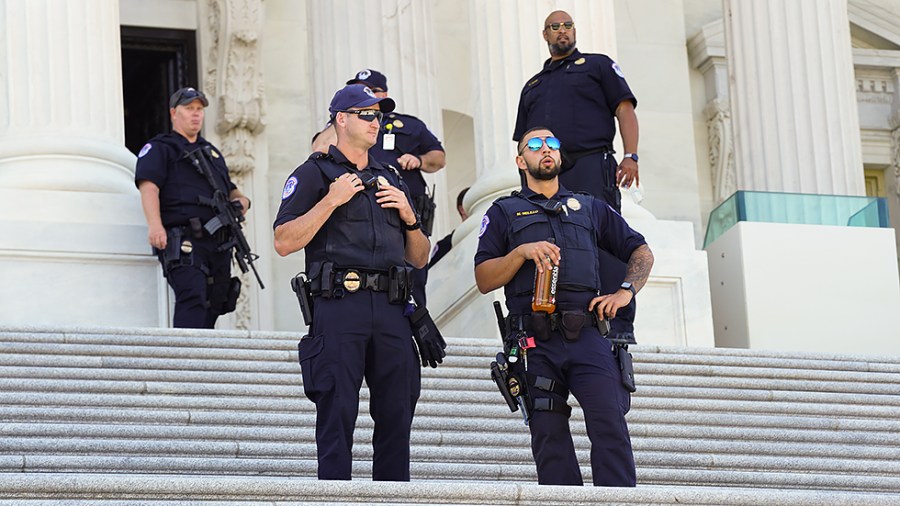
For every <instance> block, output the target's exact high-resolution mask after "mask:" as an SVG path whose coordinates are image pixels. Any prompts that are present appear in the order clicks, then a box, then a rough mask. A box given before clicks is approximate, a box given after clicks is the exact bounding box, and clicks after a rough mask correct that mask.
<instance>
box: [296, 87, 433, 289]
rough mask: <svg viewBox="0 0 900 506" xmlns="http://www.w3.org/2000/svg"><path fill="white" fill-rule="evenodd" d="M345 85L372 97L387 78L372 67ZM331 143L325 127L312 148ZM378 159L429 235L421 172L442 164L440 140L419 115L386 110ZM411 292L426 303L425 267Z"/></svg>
mask: <svg viewBox="0 0 900 506" xmlns="http://www.w3.org/2000/svg"><path fill="white" fill-rule="evenodd" d="M347 84H364V85H366V86H368V87H369V89H371V90H372V91H373V92H374V93H375V96H377V97H379V98H385V97H387V96H388V82H387V77H386V76H385V75H384V74H382V73H381V72H379V71H377V70H374V69H362V70H360V71H359V72H357V73H356V74H355V75H354V76H353V77H352V78H351V79H350V80H348V81H347ZM333 142H334V131H333V129H332V128H331V127H330V126H329V127H326V129H325V130H323V131H322V132H320V133H318V134H316V137H314V138H313V150H314V151H321V152H327V150H328V145H329V144H331V143H333ZM370 153H371V154H372V156H373V157H374V158H375V159H376V160H378V161H379V162H381V163H383V164H386V165H390V166H392V167H395V168H397V169H398V170H399V171H400V177H402V178H403V181H404V182H405V183H406V185H407V187H408V188H409V193H410V195H411V196H412V199H413V204H414V206H415V210H416V214H418V215H419V217H420V218H421V220H422V230H423V231H424V232H425V234H426V235H428V236H431V232H432V224H433V222H434V212H435V205H434V196H433V195H429V192H428V188H427V186H426V184H425V178H424V177H423V176H422V174H423V173H429V174H432V173H435V172H437V171H439V170H441V169H442V168H444V165H446V160H447V159H446V156H445V154H444V147H443V146H442V145H441V142H440V141H439V140H438V138H437V137H435V135H434V134H433V133H431V130H429V129H428V126H427V125H426V124H425V122H423V121H422V120H420V119H419V118H417V117H415V116H412V115H409V114H402V113H399V112H397V111H392V112H390V113H387V115H386V116H385V118H384V121H382V122H381V130H379V132H378V141H377V142H376V143H375V145H374V146H372V149H371V150H370ZM413 278H414V285H413V295H414V296H415V298H416V301H417V302H418V303H419V304H421V305H422V306H424V305H425V304H426V302H427V301H426V297H425V283H426V282H427V281H428V270H427V269H415V271H414V272H413Z"/></svg>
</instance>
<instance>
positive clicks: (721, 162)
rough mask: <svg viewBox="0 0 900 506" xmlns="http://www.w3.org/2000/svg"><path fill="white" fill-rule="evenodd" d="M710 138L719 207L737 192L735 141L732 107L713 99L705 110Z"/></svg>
mask: <svg viewBox="0 0 900 506" xmlns="http://www.w3.org/2000/svg"><path fill="white" fill-rule="evenodd" d="M703 112H704V114H705V115H706V128H707V134H708V137H709V139H708V140H709V166H710V170H711V171H712V181H713V198H714V199H715V203H716V205H719V204H721V203H722V201H724V200H725V199H727V198H728V197H730V196H731V195H732V194H733V193H734V192H736V191H737V175H736V173H735V168H734V140H733V137H732V135H731V105H730V104H729V103H728V101H727V100H722V99H718V98H715V99H712V100H710V101H709V103H708V104H707V105H706V108H705V109H704V110H703Z"/></svg>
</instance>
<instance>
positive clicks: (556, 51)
mask: <svg viewBox="0 0 900 506" xmlns="http://www.w3.org/2000/svg"><path fill="white" fill-rule="evenodd" d="M547 47H549V48H550V54H551V55H553V56H565V55H567V54H569V53H571V52H572V50H574V49H575V39H570V42H569V43H568V44H553V43H551V42H548V43H547Z"/></svg>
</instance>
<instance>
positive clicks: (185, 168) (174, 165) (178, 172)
mask: <svg viewBox="0 0 900 506" xmlns="http://www.w3.org/2000/svg"><path fill="white" fill-rule="evenodd" d="M204 146H210V147H211V148H212V151H211V153H212V156H210V157H207V161H208V162H209V165H210V167H212V169H213V174H214V176H215V177H216V178H217V180H218V184H219V187H220V188H221V189H222V191H224V192H225V193H226V196H227V195H228V194H229V193H231V191H232V190H234V189H235V188H237V187H236V186H235V185H234V183H232V182H231V178H230V177H229V176H228V166H227V165H225V157H224V156H222V153H221V152H220V151H219V150H218V149H216V147H215V146H213V145H212V144H210V143H209V142H208V141H207V140H206V139H204V138H203V137H200V136H197V141H196V142H189V141H188V140H187V139H185V138H184V136H182V135H181V134H179V133H177V132H171V133H168V134H161V135H157V136H156V137H154V138H152V139H150V141H149V142H147V144H145V145H144V147H143V148H141V151H140V153H139V154H138V160H137V165H136V167H135V171H134V182H135V185H139V184H140V182H141V181H143V180H147V181H150V182H151V183H153V184H155V185H156V186H158V187H159V214H160V218H162V222H163V226H164V227H166V228H170V227H178V226H186V225H188V220H190V219H191V218H194V217H198V218H200V220H201V222H202V223H206V222H207V221H208V220H210V219H212V218H213V216H214V213H213V211H212V208H210V207H209V206H202V205H200V204H199V203H198V200H197V197H198V196H203V197H207V198H212V195H213V188H212V186H210V184H209V182H208V181H207V180H206V178H205V177H203V176H202V175H201V174H200V173H199V172H198V171H197V169H196V168H195V167H194V165H193V164H192V163H191V160H190V159H189V158H187V157H186V156H185V153H187V152H189V151H193V150H195V149H198V148H202V147H204Z"/></svg>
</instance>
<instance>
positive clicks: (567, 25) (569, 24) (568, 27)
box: [544, 21, 575, 32]
mask: <svg viewBox="0 0 900 506" xmlns="http://www.w3.org/2000/svg"><path fill="white" fill-rule="evenodd" d="M574 26H575V23H574V22H573V21H566V22H565V23H550V24H549V25H547V26H545V27H544V30H546V29H547V28H549V29H550V30H551V31H554V32H558V31H559V28H560V27H563V28H565V29H566V30H571V29H572V28H573V27H574Z"/></svg>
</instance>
